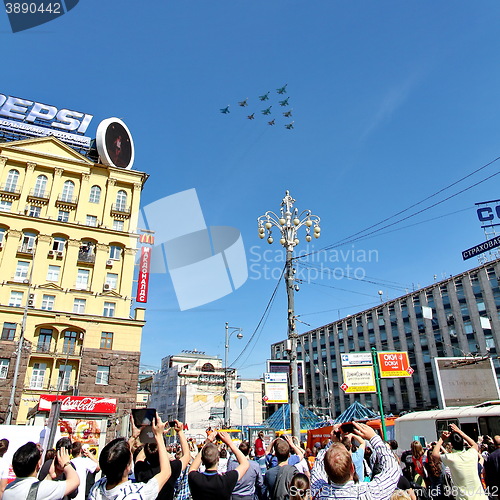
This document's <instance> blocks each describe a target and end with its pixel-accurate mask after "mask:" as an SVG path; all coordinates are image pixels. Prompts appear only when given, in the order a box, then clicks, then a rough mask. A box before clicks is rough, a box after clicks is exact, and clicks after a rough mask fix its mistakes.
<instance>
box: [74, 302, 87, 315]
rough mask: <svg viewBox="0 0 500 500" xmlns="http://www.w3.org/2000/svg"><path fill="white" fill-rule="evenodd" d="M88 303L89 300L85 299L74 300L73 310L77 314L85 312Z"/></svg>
mask: <svg viewBox="0 0 500 500" xmlns="http://www.w3.org/2000/svg"><path fill="white" fill-rule="evenodd" d="M86 303H87V301H86V300H85V299H75V300H74V302H73V312H74V313H76V314H84V313H85V304H86Z"/></svg>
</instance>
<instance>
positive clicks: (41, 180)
mask: <svg viewBox="0 0 500 500" xmlns="http://www.w3.org/2000/svg"><path fill="white" fill-rule="evenodd" d="M46 188H47V176H46V175H43V174H42V175H39V176H38V177H37V178H36V183H35V189H34V190H33V196H38V197H39V198H41V197H43V196H45V189H46Z"/></svg>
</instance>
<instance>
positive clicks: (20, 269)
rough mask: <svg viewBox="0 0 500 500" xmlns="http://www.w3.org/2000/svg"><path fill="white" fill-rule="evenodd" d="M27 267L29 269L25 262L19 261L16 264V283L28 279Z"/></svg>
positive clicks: (28, 264)
mask: <svg viewBox="0 0 500 500" xmlns="http://www.w3.org/2000/svg"><path fill="white" fill-rule="evenodd" d="M29 267H30V263H29V262H25V261H22V260H19V261H18V262H17V266H16V274H15V275H14V279H15V280H16V281H23V280H25V279H26V278H27V277H28V270H29Z"/></svg>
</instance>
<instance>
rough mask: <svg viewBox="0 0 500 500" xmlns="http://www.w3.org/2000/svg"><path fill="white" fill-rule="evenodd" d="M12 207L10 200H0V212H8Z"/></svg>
mask: <svg viewBox="0 0 500 500" xmlns="http://www.w3.org/2000/svg"><path fill="white" fill-rule="evenodd" d="M11 209H12V202H11V201H7V200H0V212H10V211H11Z"/></svg>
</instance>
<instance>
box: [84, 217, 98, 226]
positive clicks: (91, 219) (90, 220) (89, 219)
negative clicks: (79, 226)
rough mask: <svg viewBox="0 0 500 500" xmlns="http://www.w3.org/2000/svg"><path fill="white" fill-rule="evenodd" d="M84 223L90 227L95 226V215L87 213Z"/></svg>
mask: <svg viewBox="0 0 500 500" xmlns="http://www.w3.org/2000/svg"><path fill="white" fill-rule="evenodd" d="M85 224H86V225H87V226H90V227H97V217H96V216H95V215H87V219H86V221H85Z"/></svg>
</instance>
